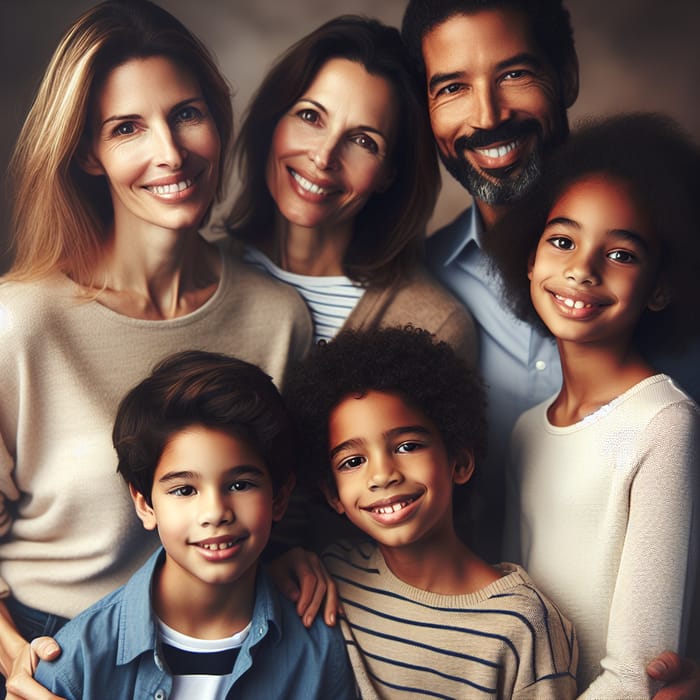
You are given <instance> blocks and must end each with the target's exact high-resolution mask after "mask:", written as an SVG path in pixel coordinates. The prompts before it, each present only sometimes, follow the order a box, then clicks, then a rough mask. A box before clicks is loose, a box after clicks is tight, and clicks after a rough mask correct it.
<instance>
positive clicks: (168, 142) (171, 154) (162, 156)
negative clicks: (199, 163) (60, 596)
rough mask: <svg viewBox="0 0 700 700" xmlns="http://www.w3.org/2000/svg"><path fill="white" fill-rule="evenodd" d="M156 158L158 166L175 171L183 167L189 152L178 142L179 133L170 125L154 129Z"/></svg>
mask: <svg viewBox="0 0 700 700" xmlns="http://www.w3.org/2000/svg"><path fill="white" fill-rule="evenodd" d="M153 141H154V158H155V160H156V164H157V165H163V166H166V167H169V168H172V169H173V170H177V169H178V168H180V167H182V164H183V162H184V160H185V158H186V157H187V150H186V149H185V148H184V147H183V146H182V144H181V143H180V142H179V140H178V136H177V133H176V132H175V131H174V130H173V129H172V127H171V126H170V125H169V124H164V125H162V126H158V127H153Z"/></svg>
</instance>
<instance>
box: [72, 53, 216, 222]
mask: <svg viewBox="0 0 700 700" xmlns="http://www.w3.org/2000/svg"><path fill="white" fill-rule="evenodd" d="M93 105H94V106H93V115H92V129H93V134H94V136H93V138H92V142H91V149H90V152H89V154H88V156H87V159H86V163H85V164H84V168H85V170H86V171H87V172H89V173H90V174H92V175H104V176H105V177H106V178H107V183H108V185H109V190H110V193H111V197H112V203H113V206H114V220H115V229H116V231H117V232H118V231H119V230H120V227H121V228H126V227H128V228H130V229H132V230H133V229H134V228H136V227H143V226H144V225H146V226H148V227H152V226H157V227H160V228H164V229H170V230H190V229H196V228H197V227H198V226H199V225H200V223H201V221H202V219H203V218H204V216H205V214H206V212H207V210H208V208H209V206H210V204H211V202H212V200H213V198H214V195H215V192H216V187H217V180H218V172H219V158H220V151H221V143H220V140H219V134H218V131H217V128H216V124H215V123H214V120H213V117H212V116H211V114H210V113H209V109H208V107H207V103H206V102H205V100H204V96H203V94H202V90H201V87H200V85H199V83H198V81H197V79H196V78H195V77H194V75H193V74H192V73H191V72H190V71H188V70H187V69H185V68H183V66H181V65H179V64H177V63H174V62H173V61H172V60H170V59H169V58H166V57H164V56H153V57H149V58H143V59H141V58H139V59H133V60H130V61H127V62H126V63H124V64H122V65H120V66H117V67H116V68H114V69H113V70H112V71H111V72H110V73H109V74H108V76H107V78H106V80H105V81H104V83H103V84H102V85H101V87H100V89H99V91H98V92H97V93H96V96H95V100H94V103H93Z"/></svg>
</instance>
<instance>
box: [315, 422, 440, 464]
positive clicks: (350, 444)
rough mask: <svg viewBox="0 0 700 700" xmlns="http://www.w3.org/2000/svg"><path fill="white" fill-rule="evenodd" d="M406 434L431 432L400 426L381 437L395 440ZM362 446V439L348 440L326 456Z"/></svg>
mask: <svg viewBox="0 0 700 700" xmlns="http://www.w3.org/2000/svg"><path fill="white" fill-rule="evenodd" d="M406 433H414V434H415V433H417V434H419V435H430V434H431V431H430V430H428V428H426V427H425V426H422V425H400V426H397V427H396V428H390V429H389V430H387V431H386V432H385V433H382V436H383V437H384V438H396V437H400V436H401V435H405V434H406ZM364 444H365V440H363V439H362V438H350V439H349V440H345V441H344V442H341V443H340V444H338V445H336V446H335V447H334V448H333V449H332V450H331V451H330V453H329V455H328V456H329V457H330V458H331V459H332V458H333V457H335V456H336V455H337V454H338V453H339V452H343V451H344V450H351V449H353V448H357V447H361V446H362V445H364Z"/></svg>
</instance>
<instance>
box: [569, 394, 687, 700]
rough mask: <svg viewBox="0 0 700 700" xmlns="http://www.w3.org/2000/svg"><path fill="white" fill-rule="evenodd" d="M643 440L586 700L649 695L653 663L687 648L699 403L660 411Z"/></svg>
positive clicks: (654, 688)
mask: <svg viewBox="0 0 700 700" xmlns="http://www.w3.org/2000/svg"><path fill="white" fill-rule="evenodd" d="M641 442H642V444H640V445H639V451H638V454H639V455H640V459H639V466H638V470H637V472H636V474H635V475H634V477H633V481H632V484H631V489H630V495H629V498H630V506H629V520H628V525H627V533H626V536H625V540H624V545H623V550H622V556H621V561H620V568H619V572H618V576H617V582H616V585H615V592H614V594H613V599H612V605H611V609H610V617H609V626H608V635H607V642H606V654H605V658H603V660H602V661H601V667H602V669H603V671H602V673H601V675H600V676H598V678H596V680H595V681H594V682H593V683H592V684H591V685H590V687H589V688H588V689H587V690H586V691H585V692H584V693H583V695H582V696H581V697H582V698H601V697H615V696H620V695H621V693H624V692H626V693H627V694H630V693H632V694H635V693H636V694H637V695H639V696H641V697H647V696H649V695H651V694H653V693H654V691H658V690H659V689H660V684H659V683H658V682H653V681H651V679H650V678H648V677H647V675H646V670H645V665H646V663H648V662H649V661H651V660H652V659H653V658H654V657H655V656H657V655H658V654H659V653H660V652H662V651H663V650H664V649H672V650H674V651H677V652H679V653H683V651H684V649H683V645H684V643H685V638H686V633H687V622H688V617H689V613H690V608H691V604H692V597H693V591H694V580H695V573H696V568H697V556H698V545H699V541H698V514H697V512H696V510H695V507H696V504H697V503H698V502H699V501H698V462H699V457H700V412H699V411H698V408H697V406H695V405H694V404H691V403H689V402H688V403H682V404H680V403H679V404H673V405H671V406H668V407H667V408H665V409H664V410H662V411H660V412H659V413H658V414H657V415H656V416H655V417H654V418H653V419H652V421H650V424H649V425H648V426H647V429H646V430H645V431H644V437H643V439H642V441H641Z"/></svg>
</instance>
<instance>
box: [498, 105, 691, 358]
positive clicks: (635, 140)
mask: <svg viewBox="0 0 700 700" xmlns="http://www.w3.org/2000/svg"><path fill="white" fill-rule="evenodd" d="M591 175H603V176H610V177H612V178H615V179H618V180H621V181H623V182H624V183H626V184H627V185H628V186H629V187H630V188H631V190H632V192H633V194H634V196H635V198H636V200H637V201H638V202H639V203H640V204H639V205H640V206H641V207H643V208H644V213H645V214H646V216H648V217H649V220H650V222H651V225H652V227H653V229H654V231H655V233H656V235H657V236H658V239H659V243H660V246H661V260H660V272H659V275H660V280H661V281H662V282H663V284H664V285H665V288H666V290H667V292H668V293H669V295H670V297H671V302H670V304H669V305H668V306H667V307H666V308H665V309H664V310H663V311H653V312H652V311H646V312H645V313H644V314H643V316H642V318H641V319H640V322H639V324H638V326H637V332H636V341H637V343H638V349H640V350H643V351H644V350H647V351H648V350H652V349H655V347H658V346H661V345H663V346H664V347H667V346H673V345H677V346H682V345H683V343H684V342H685V341H688V340H690V339H691V338H692V337H694V336H697V335H698V334H699V333H700V321H698V314H697V300H698V298H699V297H700V275H698V269H697V268H698V262H699V261H700V234H699V233H698V224H699V223H700V198H699V197H698V192H700V149H699V148H698V145H697V144H696V143H694V142H693V140H692V139H691V138H690V137H689V136H688V135H687V134H686V133H685V132H684V131H683V130H682V129H681V128H680V126H679V125H678V124H677V123H676V122H675V121H674V120H673V119H671V118H670V117H668V116H666V115H663V114H659V113H652V112H632V113H626V114H618V115H612V116H608V117H604V118H600V119H597V120H587V121H585V122H582V124H581V125H580V126H579V128H578V129H577V131H576V132H575V133H574V135H573V136H571V137H570V138H569V140H568V142H567V143H565V144H564V145H563V146H562V147H561V148H560V149H558V150H557V151H556V152H555V153H554V154H553V155H552V157H551V158H550V159H549V160H548V162H547V163H546V165H545V170H544V173H543V175H542V177H541V179H540V181H539V182H538V183H537V185H535V187H534V188H533V190H532V191H531V193H530V194H529V195H528V197H526V198H524V199H523V200H522V201H520V202H518V203H517V204H515V205H514V206H513V207H512V208H511V209H510V210H509V211H508V213H507V214H506V215H505V216H504V217H503V219H502V220H501V221H500V222H499V223H497V224H496V225H495V226H494V227H492V229H491V230H490V231H489V235H488V236H487V237H486V240H485V243H484V245H485V249H486V252H487V253H488V254H489V255H490V257H491V260H492V263H493V266H494V268H495V270H496V271H497V273H498V274H500V276H501V279H502V281H503V291H504V299H505V303H507V304H508V305H509V306H510V307H511V308H512V309H513V312H514V313H515V315H516V316H518V317H519V318H521V319H523V320H525V321H528V322H530V323H532V324H535V325H538V326H539V327H540V328H541V329H544V330H545V331H546V328H545V327H544V324H543V323H542V322H541V320H540V319H539V317H538V316H537V312H536V311H535V308H534V306H533V305H532V301H531V299H530V283H529V280H528V278H527V269H528V262H529V260H530V257H531V255H532V254H533V253H534V251H535V250H536V248H537V244H538V242H539V239H540V237H541V235H542V232H543V231H544V227H545V224H546V222H547V217H548V215H549V212H550V211H551V210H552V207H553V206H554V204H555V203H556V201H557V200H558V199H559V198H560V197H561V196H562V195H563V194H564V192H565V190H567V189H568V188H569V187H570V186H571V185H572V184H573V183H574V182H576V181H578V180H581V179H583V178H585V177H588V176H591Z"/></svg>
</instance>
